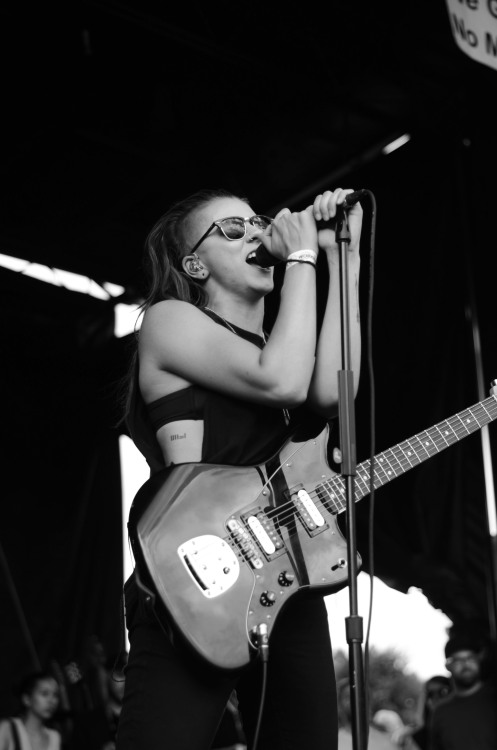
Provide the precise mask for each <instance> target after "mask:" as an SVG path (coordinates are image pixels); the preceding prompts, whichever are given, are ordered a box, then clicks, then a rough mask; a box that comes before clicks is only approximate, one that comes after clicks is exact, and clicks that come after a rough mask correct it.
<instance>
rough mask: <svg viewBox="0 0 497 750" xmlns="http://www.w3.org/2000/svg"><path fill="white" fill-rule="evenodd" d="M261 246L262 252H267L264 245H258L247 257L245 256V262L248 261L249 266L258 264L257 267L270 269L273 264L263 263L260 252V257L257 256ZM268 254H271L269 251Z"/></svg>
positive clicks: (265, 269)
mask: <svg viewBox="0 0 497 750" xmlns="http://www.w3.org/2000/svg"><path fill="white" fill-rule="evenodd" d="M260 248H261V249H262V254H264V253H267V251H266V250H264V247H263V246H262V245H258V246H257V247H256V248H255V250H251V251H250V253H249V254H248V255H247V257H246V258H245V263H248V264H249V266H257V268H260V269H261V271H270V270H271V266H272V265H273V264H272V263H269V264H263V265H261V253H259V257H257V251H258V250H259V249H260ZM267 254H268V255H269V253H267Z"/></svg>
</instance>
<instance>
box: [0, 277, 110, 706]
mask: <svg viewBox="0 0 497 750" xmlns="http://www.w3.org/2000/svg"><path fill="white" fill-rule="evenodd" d="M0 284H1V288H2V295H1V299H2V315H1V317H2V325H3V336H2V340H3V342H4V346H5V351H6V352H8V356H7V357H5V358H4V364H3V368H2V392H3V396H4V397H3V406H2V433H3V440H2V466H3V470H2V503H1V510H0V517H1V521H0V529H1V533H0V542H1V545H2V550H3V560H4V564H3V565H2V566H1V567H2V571H1V575H0V591H1V601H2V643H3V644H4V646H3V647H2V675H3V677H2V685H1V688H2V693H1V696H0V705H1V706H2V712H4V711H5V708H4V707H5V706H9V705H10V706H12V705H13V700H14V698H13V695H12V694H11V689H12V688H13V686H14V685H15V682H16V680H18V679H19V677H21V676H22V675H23V674H25V673H27V672H30V671H32V670H33V669H36V667H37V662H39V664H41V665H42V666H45V667H48V666H49V665H50V663H51V662H52V661H53V660H55V661H57V662H58V664H59V665H60V666H61V667H63V666H64V665H66V664H68V663H70V662H71V661H72V660H80V659H81V658H82V656H83V650H84V644H85V641H86V639H88V638H89V637H90V636H93V635H96V636H97V637H98V638H99V639H100V640H101V641H102V643H103V644H104V645H105V648H106V649H107V651H108V653H109V654H117V652H118V651H119V649H120V645H121V629H120V627H121V625H120V623H121V619H120V597H121V583H122V530H121V492H120V463H119V451H118V431H117V429H115V427H114V424H115V423H116V421H117V420H116V414H117V410H116V405H115V400H116V395H115V383H114V382H113V378H114V377H115V374H116V362H117V358H116V356H115V355H114V354H113V351H114V350H115V346H114V341H115V340H114V339H113V329H114V311H113V308H112V306H109V305H106V304H105V303H102V302H99V301H97V300H94V299H91V298H90V297H87V296H86V295H83V294H73V293H70V292H67V291H66V290H62V289H59V288H57V287H53V286H49V285H47V284H44V283H42V282H40V281H36V280H34V279H29V278H26V277H19V276H18V275H17V274H13V273H11V272H7V271H5V272H2V273H1V274H0ZM27 634H29V637H27ZM6 645H7V647H5V646H6Z"/></svg>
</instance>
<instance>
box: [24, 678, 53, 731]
mask: <svg viewBox="0 0 497 750" xmlns="http://www.w3.org/2000/svg"><path fill="white" fill-rule="evenodd" d="M23 703H24V706H25V707H26V708H27V709H28V710H29V711H30V712H31V713H33V714H34V715H35V716H38V717H39V718H40V719H41V720H42V721H47V720H48V719H50V718H51V717H52V716H53V715H54V713H55V711H56V709H57V706H58V705H59V686H58V685H57V682H56V681H55V680H54V679H52V678H50V677H48V678H47V679H44V680H38V682H37V683H36V685H35V686H34V688H33V690H32V691H31V693H30V694H29V695H24V696H23Z"/></svg>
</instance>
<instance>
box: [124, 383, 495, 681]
mask: <svg viewBox="0 0 497 750" xmlns="http://www.w3.org/2000/svg"><path fill="white" fill-rule="evenodd" d="M493 385H494V387H493V388H492V391H491V395H490V397H489V398H487V399H486V400H484V401H480V402H479V403H477V404H475V405H474V406H472V407H470V408H469V409H465V410H464V411H462V412H459V413H458V414H456V415H455V416H452V417H450V418H449V419H447V420H446V421H444V422H440V423H439V424H437V425H435V426H434V427H431V428H429V429H428V430H426V431H425V432H421V433H419V434H418V435H414V436H413V437H411V438H409V439H408V440H405V441H404V442H403V443H399V444H398V445H396V446H395V447H393V448H389V449H388V450H386V451H384V452H383V453H379V454H378V455H377V456H375V458H374V459H373V462H371V461H370V460H367V461H364V462H363V463H361V464H359V465H358V466H357V467H356V476H355V481H354V485H353V486H354V493H355V501H356V502H357V501H358V500H360V499H361V498H363V497H364V496H365V495H367V494H368V493H369V492H370V489H371V482H372V484H373V485H374V487H375V488H379V487H381V486H382V485H384V484H386V483H387V482H390V480H392V479H394V478H395V477H398V476H400V475H401V474H403V473H404V472H406V471H408V470H409V469H411V468H413V467H414V466H417V465H418V464H420V463H422V462H423V461H425V460H426V459H428V458H431V456H434V455H436V454H437V453H440V451H442V450H444V449H445V448H447V447H448V446H450V445H453V444H454V443H456V442H458V441H459V440H461V439H462V438H464V437H466V436H467V435H469V434H471V433H473V432H475V431H476V430H479V429H480V428H482V427H483V426H484V425H486V424H488V423H490V422H492V421H493V420H494V419H496V417H497V381H494V383H493ZM327 441H328V427H326V428H325V429H324V430H323V432H322V433H321V434H320V435H319V436H318V437H316V438H313V439H311V440H306V441H304V442H297V441H295V440H294V439H291V440H289V441H288V442H287V443H285V445H284V446H283V448H282V449H281V451H280V453H279V454H278V456H277V457H276V460H275V459H273V460H271V461H269V462H268V463H267V464H260V465H258V466H253V467H232V466H218V465H212V464H182V465H179V466H176V467H174V468H173V469H171V470H169V471H164V472H161V473H159V474H156V475H155V476H154V477H152V478H151V479H150V480H149V481H148V482H146V483H145V485H144V486H143V487H142V488H141V490H140V491H139V492H138V494H137V496H136V498H135V500H134V502H133V509H132V513H131V516H130V532H131V538H132V542H133V545H134V548H135V556H137V559H138V558H139V559H140V561H141V562H142V563H144V564H145V566H146V571H147V573H148V575H149V577H150V579H151V580H152V582H153V584H154V587H155V592H154V595H156V596H158V597H159V603H160V606H161V607H163V608H165V610H166V614H167V620H168V622H170V623H172V624H173V626H175V630H179V632H180V633H181V634H182V635H183V637H184V638H185V639H186V641H187V643H188V644H189V645H190V646H191V647H192V648H193V649H194V651H196V652H197V653H198V654H199V655H200V656H201V657H203V658H204V659H205V660H206V661H207V662H209V663H210V664H211V665H213V666H215V667H218V668H221V669H228V670H229V669H238V668H240V667H243V666H245V665H246V664H248V663H249V662H250V660H251V659H252V657H253V656H254V655H255V654H256V653H257V645H256V644H257V642H258V636H260V635H261V634H265V633H267V635H268V636H269V635H270V634H271V630H272V627H273V626H274V623H275V620H276V618H277V616H278V614H279V612H280V611H281V609H282V607H283V606H284V605H285V603H286V602H287V601H288V599H289V598H290V597H291V596H292V595H294V594H295V593H296V592H298V591H300V590H303V589H309V590H315V591H319V592H321V593H323V594H329V593H333V592H334V591H336V590H338V589H340V588H342V587H343V586H345V585H346V584H347V564H348V563H347V545H346V541H345V538H344V537H343V535H342V533H341V532H340V529H339V527H338V525H337V520H336V519H337V516H338V514H339V513H342V512H343V511H344V510H345V509H346V489H345V488H346V482H345V479H344V477H343V476H340V475H338V474H335V473H334V472H333V471H332V470H331V469H330V467H329V464H328V461H327V456H326V448H327ZM371 464H372V467H373V468H372V475H371ZM142 507H145V510H144V511H143V512H142V513H141V514H140V515H139V518H138V520H137V521H136V522H135V521H134V517H136V515H137V509H139V508H142ZM138 568H139V566H138Z"/></svg>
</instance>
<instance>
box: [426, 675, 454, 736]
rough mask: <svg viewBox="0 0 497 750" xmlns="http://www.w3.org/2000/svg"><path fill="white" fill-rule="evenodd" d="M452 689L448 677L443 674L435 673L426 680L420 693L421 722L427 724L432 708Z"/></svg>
mask: <svg viewBox="0 0 497 750" xmlns="http://www.w3.org/2000/svg"><path fill="white" fill-rule="evenodd" d="M451 691H452V684H451V681H450V677H446V676H445V675H443V674H436V675H433V677H430V678H429V679H428V680H426V682H425V684H424V686H423V695H422V712H423V723H424V724H428V723H429V720H430V716H431V714H432V713H433V709H434V708H435V706H436V705H437V703H440V701H441V700H443V699H444V698H446V697H447V696H448V695H449V694H450V693H451Z"/></svg>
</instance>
